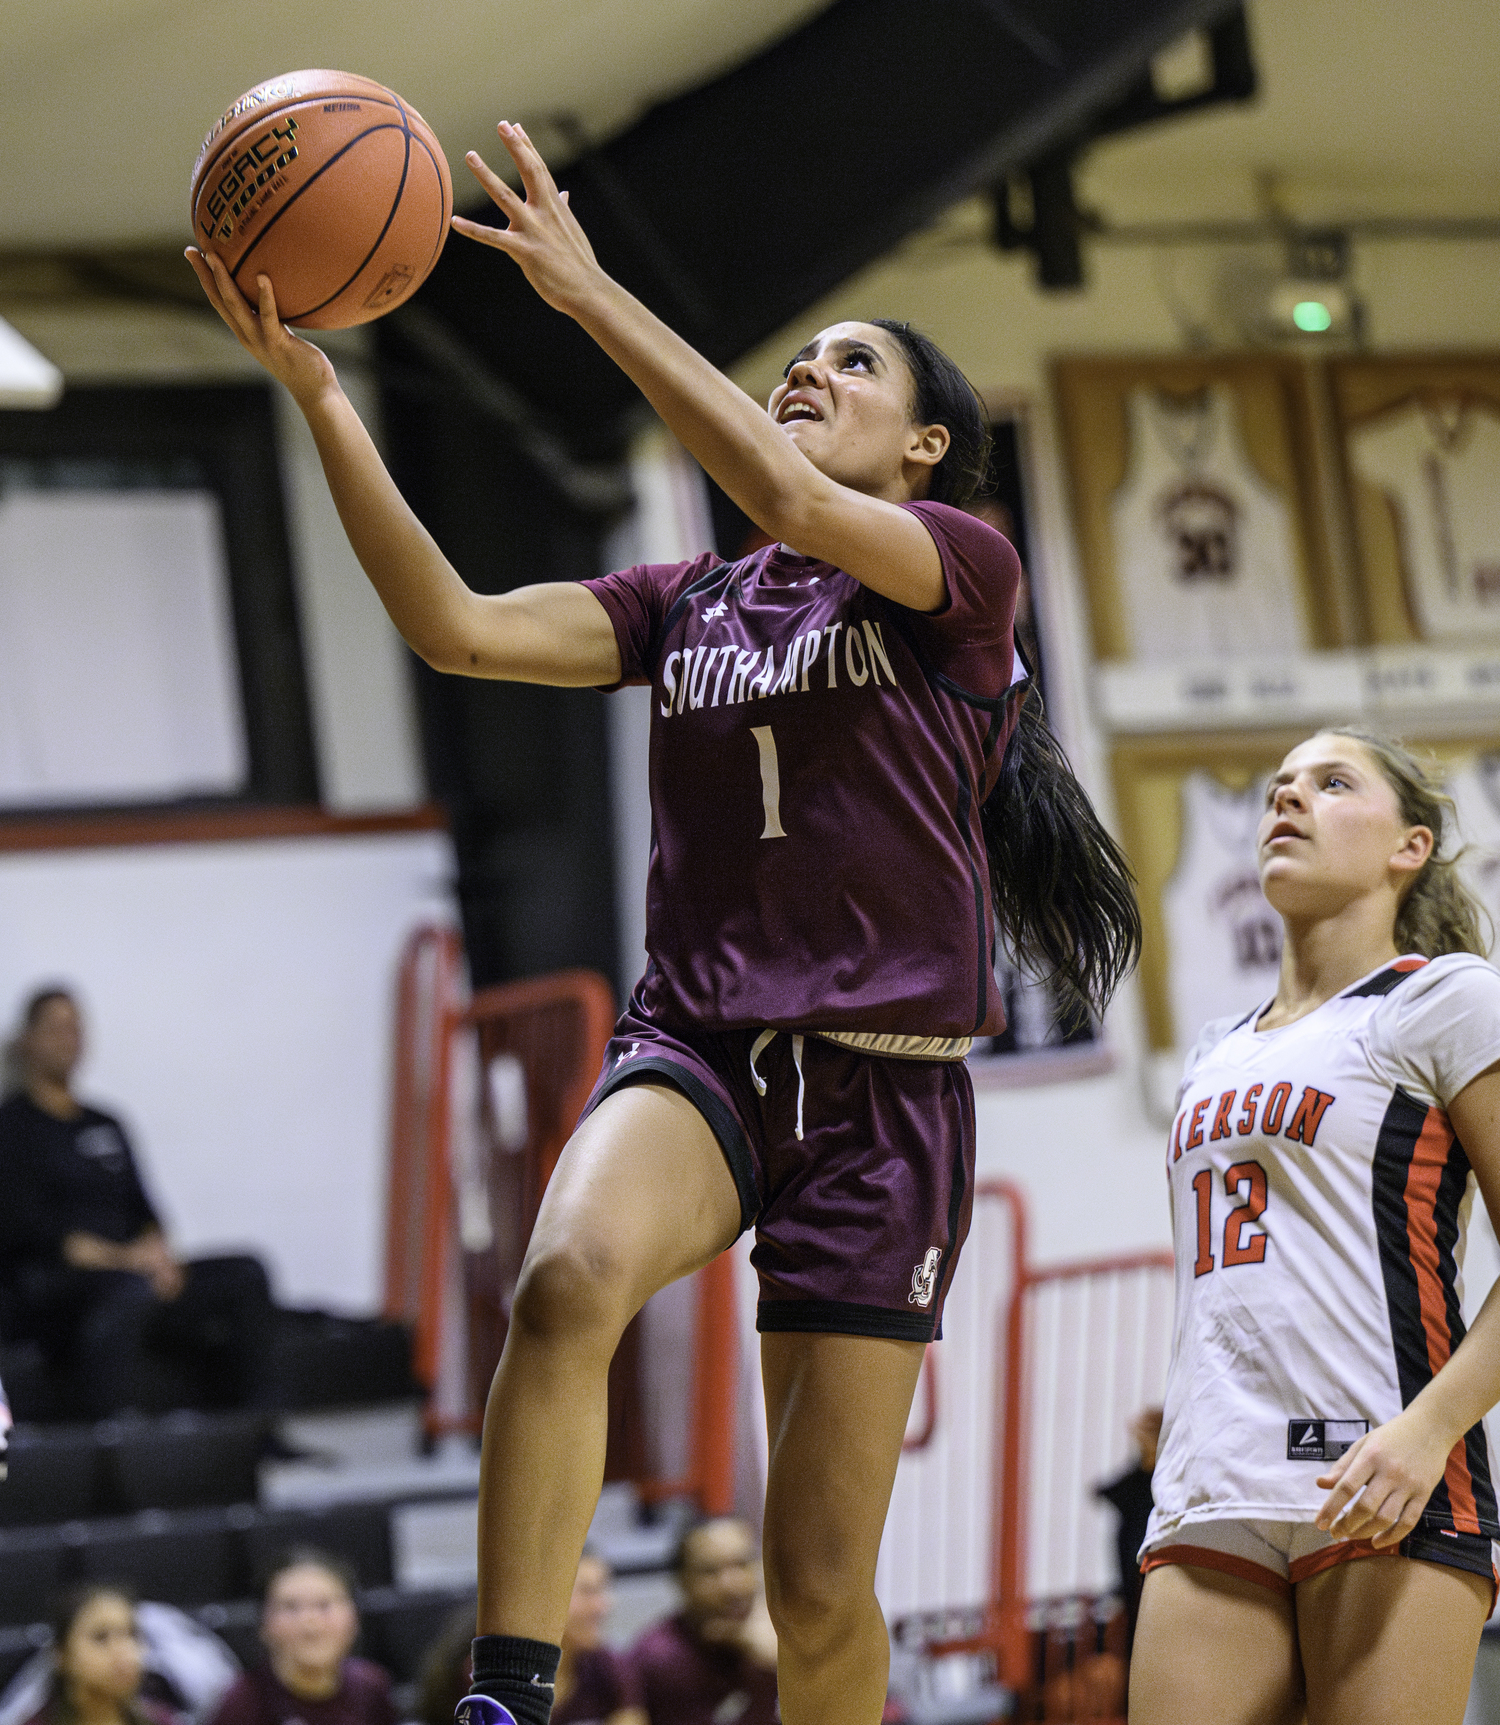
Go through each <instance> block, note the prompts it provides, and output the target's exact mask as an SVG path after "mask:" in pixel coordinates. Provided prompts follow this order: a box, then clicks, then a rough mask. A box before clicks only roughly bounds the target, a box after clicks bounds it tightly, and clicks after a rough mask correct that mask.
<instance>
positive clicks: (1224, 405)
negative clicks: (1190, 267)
mask: <svg viewBox="0 0 1500 1725" xmlns="http://www.w3.org/2000/svg"><path fill="white" fill-rule="evenodd" d="M1127 412H1128V416H1129V427H1130V456H1129V462H1128V465H1127V468H1126V473H1125V479H1124V482H1123V483H1122V484H1121V486H1120V489H1119V490H1118V491H1117V492H1116V493H1115V495H1114V498H1113V500H1112V501H1111V504H1110V511H1111V519H1112V523H1113V528H1114V541H1115V557H1116V560H1117V563H1118V566H1119V572H1120V583H1121V586H1122V588H1123V591H1124V598H1125V608H1126V614H1127V619H1128V627H1129V633H1130V639H1131V643H1132V648H1131V651H1132V656H1133V657H1135V658H1137V659H1175V658H1178V657H1180V656H1181V655H1182V654H1184V653H1239V652H1246V651H1256V650H1266V649H1269V650H1272V651H1281V652H1293V651H1296V650H1298V649H1300V648H1302V647H1305V646H1307V644H1308V641H1307V622H1306V618H1305V617H1304V615H1303V609H1302V603H1301V600H1300V598H1299V596H1298V584H1297V548H1296V538H1295V535H1294V533H1293V530H1292V521H1291V516H1290V514H1289V513H1288V511H1287V506H1286V504H1285V503H1284V502H1283V500H1282V499H1281V497H1280V496H1279V495H1278V494H1277V493H1276V492H1275V491H1274V490H1273V489H1272V488H1271V487H1270V486H1269V485H1267V484H1266V482H1265V481H1264V480H1263V479H1262V478H1261V476H1260V475H1259V474H1258V473H1257V472H1256V471H1255V468H1254V467H1253V466H1252V465H1251V463H1250V459H1249V457H1248V456H1247V455H1246V453H1245V449H1244V445H1243V443H1242V442H1241V440H1240V433H1239V426H1238V422H1237V419H1236V415H1235V407H1234V398H1233V397H1232V396H1231V395H1230V394H1229V392H1228V391H1227V390H1224V389H1219V388H1214V389H1209V390H1205V391H1203V393H1202V394H1201V395H1199V396H1196V397H1193V398H1190V399H1188V400H1186V401H1183V400H1178V399H1174V398H1172V397H1170V396H1163V395H1158V394H1155V393H1153V392H1152V391H1150V390H1145V389H1137V390H1133V391H1132V392H1131V394H1130V397H1129V400H1128V402H1127Z"/></svg>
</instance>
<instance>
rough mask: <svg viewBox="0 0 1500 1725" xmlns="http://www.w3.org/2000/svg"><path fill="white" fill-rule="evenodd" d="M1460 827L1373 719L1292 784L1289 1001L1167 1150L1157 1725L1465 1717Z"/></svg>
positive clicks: (1497, 1185)
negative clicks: (1302, 1714)
mask: <svg viewBox="0 0 1500 1725" xmlns="http://www.w3.org/2000/svg"><path fill="white" fill-rule="evenodd" d="M1451 819H1452V805H1451V803H1450V802H1449V801H1448V799H1447V798H1445V797H1444V796H1443V795H1442V794H1441V792H1439V791H1437V790H1436V789H1435V788H1434V787H1433V785H1432V784H1431V783H1430V782H1429V781H1428V780H1426V778H1425V777H1424V775H1423V773H1422V770H1421V768H1420V767H1419V766H1418V764H1417V763H1416V762H1415V761H1414V760H1413V759H1412V757H1411V756H1409V755H1407V754H1406V753H1405V751H1403V750H1401V749H1399V748H1396V747H1395V746H1393V745H1391V744H1388V743H1384V742H1382V741H1380V740H1379V739H1376V738H1372V737H1367V736H1365V735H1363V734H1361V733H1351V732H1328V733H1323V734H1321V735H1319V736H1316V737H1313V738H1311V739H1310V740H1309V741H1308V742H1306V743H1303V744H1301V745H1299V747H1297V748H1296V749H1294V750H1293V751H1292V752H1291V754H1289V755H1288V756H1287V758H1286V760H1285V762H1284V763H1283V765H1282V767H1281V770H1280V771H1279V772H1278V773H1277V774H1276V775H1275V777H1274V778H1273V779H1272V781H1271V787H1270V791H1269V795H1268V802H1267V808H1266V812H1265V814H1264V815H1263V817H1262V819H1261V823H1260V830H1259V834H1258V857H1259V866H1260V875H1261V883H1262V886H1263V888H1264V891H1265V895H1266V898H1267V899H1268V900H1269V902H1270V903H1271V905H1272V906H1273V907H1274V908H1275V909H1276V910H1277V911H1278V913H1279V914H1280V916H1281V918H1282V922H1283V926H1284V929H1285V944H1284V947H1283V956H1282V965H1281V972H1280V977H1279V981H1278V986H1277V990H1276V994H1275V996H1274V998H1273V999H1271V1000H1270V1001H1268V1002H1266V1003H1264V1004H1262V1005H1261V1006H1258V1007H1256V1008H1254V1009H1253V1010H1252V1011H1250V1012H1248V1013H1246V1014H1244V1015H1243V1016H1241V1017H1237V1018H1228V1019H1221V1020H1219V1021H1217V1022H1216V1023H1213V1024H1211V1025H1209V1026H1208V1027H1207V1029H1206V1030H1204V1032H1203V1034H1202V1036H1201V1037H1200V1038H1199V1040H1198V1043H1197V1046H1196V1047H1195V1048H1194V1049H1193V1052H1192V1054H1191V1055H1190V1056H1189V1058H1188V1062H1187V1067H1186V1071H1185V1074H1184V1078H1183V1083H1182V1088H1181V1090H1180V1092H1179V1096H1178V1110H1177V1115H1176V1118H1175V1120H1174V1122H1173V1126H1172V1132H1171V1136H1170V1139H1169V1143H1168V1149H1167V1176H1168V1183H1169V1188H1170V1193H1171V1202H1172V1215H1173V1235H1174V1242H1175V1247H1176V1258H1177V1314H1176V1329H1175V1336H1174V1344H1173V1358H1172V1367H1171V1372H1170V1374H1169V1377H1168V1383H1167V1395H1166V1407H1165V1414H1164V1419H1163V1426H1162V1435H1161V1443H1160V1447H1159V1449H1158V1452H1157V1459H1156V1466H1155V1470H1154V1473H1153V1476H1152V1492H1153V1495H1154V1498H1155V1505H1156V1507H1155V1510H1154V1512H1153V1514H1152V1517H1151V1522H1150V1526H1149V1528H1148V1531H1147V1535H1146V1541H1145V1545H1144V1547H1143V1549H1142V1565H1141V1567H1142V1569H1143V1570H1144V1571H1145V1572H1146V1579H1145V1585H1144V1588H1143V1593H1142V1604H1141V1615H1140V1627H1139V1631H1138V1638H1137V1642H1136V1660H1135V1665H1134V1667H1133V1671H1132V1679H1131V1718H1132V1721H1135V1722H1137V1725H1139V1722H1143V1721H1149V1722H1151V1725H1165V1722H1168V1721H1179V1720H1180V1721H1183V1722H1186V1721H1188V1720H1197V1719H1203V1718H1210V1717H1211V1718H1213V1719H1215V1720H1220V1719H1223V1720H1231V1721H1232V1720H1237V1719H1240V1720H1244V1721H1246V1722H1247V1725H1248V1722H1249V1721H1251V1720H1262V1719H1266V1720H1269V1719H1280V1718H1286V1719H1289V1720H1290V1719H1292V1718H1295V1717H1296V1710H1297V1708H1298V1707H1299V1705H1301V1704H1302V1703H1303V1702H1304V1701H1305V1705H1306V1709H1307V1718H1308V1720H1309V1722H1310V1725H1324V1722H1327V1721H1334V1720H1344V1719H1349V1720H1354V1719H1359V1720H1361V1721H1366V1720H1382V1719H1390V1720H1392V1721H1394V1720H1396V1719H1398V1718H1399V1719H1409V1718H1421V1719H1423V1720H1424V1721H1426V1720H1439V1719H1451V1720H1453V1721H1455V1722H1456V1721H1457V1720H1459V1719H1460V1718H1461V1717H1462V1714H1463V1709H1464V1703H1465V1698H1466V1696H1467V1693H1468V1681H1469V1673H1470V1672H1471V1671H1472V1668H1473V1658H1474V1652H1475V1648H1476V1646H1477V1640H1478V1634H1479V1630H1480V1628H1481V1626H1482V1624H1483V1622H1484V1619H1485V1617H1486V1616H1487V1615H1488V1613H1489V1610H1490V1608H1491V1605H1492V1604H1493V1600H1494V1590H1495V1580H1496V1578H1495V1572H1494V1569H1493V1566H1492V1557H1491V1541H1492V1540H1493V1539H1496V1538H1500V1523H1497V1520H1496V1504H1495V1492H1494V1487H1493V1483H1492V1478H1491V1464H1490V1457H1489V1452H1488V1448H1487V1445H1486V1442H1485V1434H1484V1427H1483V1425H1482V1423H1481V1421H1482V1416H1483V1415H1484V1413H1485V1412H1486V1410H1487V1409H1488V1408H1489V1407H1490V1406H1491V1405H1492V1404H1493V1403H1494V1402H1495V1401H1496V1400H1497V1399H1500V1297H1496V1296H1494V1295H1493V1294H1492V1297H1491V1298H1490V1299H1488V1300H1487V1301H1486V1302H1485V1305H1484V1308H1483V1310H1482V1311H1481V1313H1480V1314H1479V1316H1478V1318H1477V1319H1476V1321H1475V1325H1474V1329H1473V1331H1472V1333H1470V1334H1469V1335H1467V1336H1466V1334H1465V1329H1464V1322H1463V1318H1462V1316H1461V1313H1460V1304H1461V1298H1462V1269H1463V1251H1464V1233H1465V1227H1466V1224H1467V1220H1468V1215H1469V1210H1470V1206H1471V1204H1472V1202H1473V1197H1474V1193H1475V1188H1476V1184H1477V1185H1478V1187H1479V1188H1480V1189H1481V1190H1482V1191H1483V1192H1484V1194H1485V1197H1486V1200H1487V1202H1488V1203H1489V1204H1490V1205H1491V1206H1492V1208H1493V1207H1497V1206H1500V972H1497V971H1496V970H1495V969H1494V968H1493V967H1492V966H1491V965H1489V964H1488V963H1487V962H1486V961H1485V959H1484V958H1483V957H1481V956H1479V954H1480V953H1481V952H1482V950H1483V949H1482V944H1481V939H1480V933H1479V926H1478V919H1477V917H1476V913H1475V907H1474V904H1473V901H1472V900H1471V899H1470V898H1469V896H1468V894H1467V892H1466V891H1465V889H1464V887H1463V885H1462V882H1461V879H1460V877H1459V875H1458V873H1457V870H1456V867H1455V864H1454V863H1453V862H1452V861H1451V860H1448V859H1447V858H1446V857H1445V856H1443V855H1442V844H1443V838H1444V829H1445V826H1448V825H1450V824H1451ZM1376 1557H1396V1558H1401V1559H1406V1560H1407V1561H1399V1562H1395V1563H1377V1562H1360V1561H1354V1560H1356V1559H1366V1558H1376ZM1412 1560H1415V1561H1412Z"/></svg>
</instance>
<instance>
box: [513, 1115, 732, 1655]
mask: <svg viewBox="0 0 1500 1725" xmlns="http://www.w3.org/2000/svg"><path fill="white" fill-rule="evenodd" d="M739 1229H740V1201H739V1195H738V1193H737V1192H736V1190H735V1185H734V1179H733V1176H732V1175H731V1174H730V1172H729V1169H728V1166H727V1165H726V1163H725V1161H724V1156H723V1153H722V1151H721V1150H720V1149H719V1145H718V1141H717V1140H716V1139H715V1138H714V1135H713V1133H712V1132H711V1131H710V1130H709V1128H708V1125H707V1124H706V1122H705V1121H704V1119H703V1116H702V1115H701V1114H700V1113H699V1112H698V1111H697V1109H696V1108H694V1107H693V1105H692V1103H690V1102H689V1101H688V1100H687V1098H686V1097H684V1096H683V1095H682V1094H681V1093H680V1092H679V1091H677V1090H673V1089H671V1088H668V1087H666V1086H658V1085H654V1084H636V1085H632V1086H630V1087H628V1088H627V1089H624V1090H617V1091H615V1092H614V1093H613V1094H612V1095H610V1096H606V1097H605V1098H604V1100H603V1101H602V1102H601V1103H600V1104H599V1106H598V1107H597V1108H596V1109H595V1110H594V1112H593V1113H592V1114H590V1115H589V1117H588V1118H587V1119H586V1120H585V1121H584V1122H583V1124H582V1125H581V1126H580V1127H579V1128H578V1130H577V1132H576V1133H574V1135H573V1137H572V1139H571V1140H570V1141H569V1143H568V1146H567V1148H566V1149H565V1150H564V1151H563V1153H562V1157H561V1158H560V1160H559V1161H558V1164H557V1168H556V1171H555V1172H554V1173H553V1176H552V1179H551V1181H550V1182H549V1183H548V1186H547V1192H546V1196H545V1198H544V1199H543V1201H542V1208H541V1213H540V1215H539V1216H538V1217H537V1223H536V1227H535V1229H534V1230H533V1232H532V1236H531V1244H530V1245H529V1246H528V1248H527V1251H526V1258H525V1262H524V1264H523V1266H522V1270H521V1278H520V1283H519V1285H518V1287H517V1289H516V1298H515V1304H514V1307H513V1309H512V1312H511V1323H510V1332H509V1334H508V1336H507V1337H506V1342H505V1352H504V1353H503V1354H502V1356H501V1359H500V1365H499V1368H498V1369H497V1371H496V1373H495V1380H494V1383H493V1384H492V1386H491V1388H490V1395H489V1404H488V1406H487V1407H486V1409H485V1415H484V1454H483V1464H482V1468H481V1477H480V1486H479V1504H480V1520H479V1632H480V1633H481V1634H482V1635H521V1636H526V1637H528V1638H529V1639H531V1640H533V1641H545V1642H557V1641H558V1640H560V1638H561V1635H562V1626H563V1620H564V1618H565V1617H566V1615H567V1609H568V1600H569V1597H570V1596H571V1593H572V1590H573V1577H574V1573H575V1572H576V1570H577V1567H578V1555H579V1552H580V1551H581V1550H582V1548H583V1541H584V1537H585V1535H586V1534H587V1532H588V1526H589V1521H590V1519H591V1518H592V1516H593V1513H594V1507H595V1505H596V1503H597V1502H598V1498H599V1486H600V1482H601V1480H602V1479H603V1477H604V1446H605V1436H606V1431H607V1426H608V1396H607V1378H608V1372H609V1362H610V1360H611V1359H612V1358H613V1356H614V1351H615V1347H616V1345H617V1344H618V1342H619V1340H620V1336H621V1335H622V1333H623V1332H624V1329H625V1326H626V1324H628V1323H629V1322H630V1320H631V1318H632V1317H633V1316H634V1315H635V1314H636V1312H638V1311H639V1310H640V1308H641V1307H642V1306H643V1305H644V1304H645V1303H646V1301H647V1300H648V1299H649V1298H650V1297H651V1295H652V1294H654V1293H655V1292H656V1291H657V1289H658V1288H663V1287H665V1286H666V1285H667V1284H668V1283H669V1282H674V1281H676V1280H677V1279H678V1277H680V1276H685V1275H688V1274H689V1273H690V1272H692V1271H693V1270H696V1269H698V1268H699V1267H700V1266H702V1265H703V1264H706V1263H707V1262H708V1261H709V1260H710V1259H712V1258H714V1257H716V1256H717V1255H718V1254H719V1252H721V1251H722V1250H723V1249H724V1248H725V1247H726V1246H728V1245H730V1244H731V1243H732V1242H733V1240H734V1238H735V1236H736V1235H737V1234H738V1233H739Z"/></svg>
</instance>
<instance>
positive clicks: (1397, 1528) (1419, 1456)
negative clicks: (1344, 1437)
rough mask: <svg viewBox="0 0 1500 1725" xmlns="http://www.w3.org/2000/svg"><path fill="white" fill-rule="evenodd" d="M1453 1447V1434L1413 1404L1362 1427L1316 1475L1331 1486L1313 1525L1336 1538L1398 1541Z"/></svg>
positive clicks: (1378, 1542)
mask: <svg viewBox="0 0 1500 1725" xmlns="http://www.w3.org/2000/svg"><path fill="white" fill-rule="evenodd" d="M1452 1449H1453V1437H1452V1434H1451V1433H1448V1432H1445V1431H1438V1430H1436V1429H1435V1428H1434V1426H1433V1425H1432V1423H1431V1422H1430V1421H1429V1420H1427V1419H1426V1418H1425V1416H1424V1414H1423V1411H1422V1409H1421V1408H1420V1407H1418V1406H1415V1405H1413V1406H1412V1407H1409V1408H1407V1409H1406V1410H1405V1411H1404V1412H1402V1413H1399V1414H1397V1415H1396V1417H1395V1419H1393V1420H1387V1421H1386V1423H1385V1424H1384V1425H1383V1426H1376V1428H1375V1429H1374V1431H1372V1432H1366V1433H1365V1435H1364V1436H1363V1437H1362V1438H1360V1439H1359V1441H1358V1442H1357V1443H1355V1444H1353V1445H1352V1446H1351V1447H1350V1448H1349V1449H1347V1450H1345V1451H1344V1453H1343V1455H1341V1456H1340V1457H1339V1459H1338V1460H1337V1461H1336V1462H1335V1463H1334V1464H1333V1466H1332V1467H1330V1468H1329V1470H1328V1471H1327V1473H1323V1474H1319V1475H1318V1484H1319V1485H1320V1486H1323V1487H1325V1488H1328V1487H1331V1488H1332V1489H1331V1490H1329V1492H1328V1496H1327V1497H1326V1498H1325V1499H1324V1501H1323V1507H1322V1508H1321V1509H1320V1510H1319V1511H1318V1513H1317V1515H1316V1517H1315V1518H1314V1521H1315V1525H1316V1526H1318V1527H1320V1528H1321V1529H1322V1530H1323V1532H1324V1533H1329V1534H1332V1535H1333V1537H1334V1538H1335V1539H1368V1540H1369V1541H1370V1542H1371V1543H1372V1544H1374V1545H1377V1546H1391V1545H1397V1544H1399V1543H1400V1542H1401V1541H1402V1540H1403V1539H1405V1538H1406V1536H1407V1534H1409V1533H1410V1532H1411V1531H1412V1529H1413V1528H1414V1527H1415V1526H1416V1525H1417V1522H1418V1521H1419V1520H1420V1518H1421V1515H1422V1511H1423V1510H1424V1509H1425V1508H1426V1507H1427V1500H1428V1498H1429V1497H1431V1496H1432V1492H1433V1488H1434V1487H1435V1486H1436V1485H1437V1482H1438V1481H1439V1480H1440V1479H1441V1478H1442V1477H1443V1471H1444V1469H1445V1468H1446V1467H1447V1465H1448V1456H1449V1454H1450V1453H1451V1451H1452Z"/></svg>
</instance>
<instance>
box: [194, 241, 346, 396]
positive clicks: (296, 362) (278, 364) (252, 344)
mask: <svg viewBox="0 0 1500 1725" xmlns="http://www.w3.org/2000/svg"><path fill="white" fill-rule="evenodd" d="M186 257H187V261H188V262H189V263H190V264H191V265H192V266H193V273H194V275H196V276H197V278H198V280H199V282H200V283H201V284H202V287H203V291H204V293H206V294H207V295H208V303H209V304H210V305H211V306H212V307H213V308H214V310H215V311H216V312H217V313H218V314H219V316H220V317H221V318H223V320H224V321H225V323H227V324H228V325H229V327H230V329H232V330H233V331H234V334H235V337H236V339H237V340H238V342H239V344H240V346H241V347H242V348H244V350H245V352H246V353H248V354H250V355H251V357H252V358H254V359H256V360H258V361H259V362H260V364H261V365H263V366H264V367H265V368H266V370H267V371H268V372H270V374H271V376H272V377H274V378H278V379H279V380H280V381H281V382H282V383H284V384H285V385H286V386H287V388H288V389H289V390H290V391H291V392H292V394H293V396H294V397H295V398H296V400H297V401H298V402H299V404H301V405H302V406H304V407H305V406H306V405H307V404H308V403H309V402H310V401H311V400H312V399H313V398H315V397H316V396H317V395H318V394H319V393H320V392H321V391H323V390H325V389H327V388H328V387H329V385H332V386H333V387H334V388H337V387H338V379H337V377H336V376H335V375H334V370H333V365H332V363H331V362H330V361H329V358H328V355H327V354H326V353H324V352H322V350H321V349H319V348H316V347H314V346H313V344H312V343H311V342H310V341H303V339H302V338H301V336H297V335H293V334H292V332H291V331H290V330H289V329H288V328H287V327H286V325H285V324H284V323H282V321H281V319H280V317H278V316H277V312H276V294H275V291H274V290H273V289H272V287H271V282H270V278H269V277H268V276H257V277H256V286H257V290H258V295H259V304H258V305H254V306H253V305H251V303H250V302H249V300H247V299H246V298H245V296H244V294H242V293H241V292H240V290H239V288H238V287H236V286H235V283H234V280H233V278H232V277H231V276H230V274H229V271H228V269H227V268H226V267H225V265H224V261H223V259H222V258H220V257H218V256H216V255H215V254H214V253H213V252H209V253H208V254H207V255H205V254H204V253H203V252H200V251H199V250H198V248H197V247H196V246H189V247H188V248H187V252H186Z"/></svg>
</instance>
